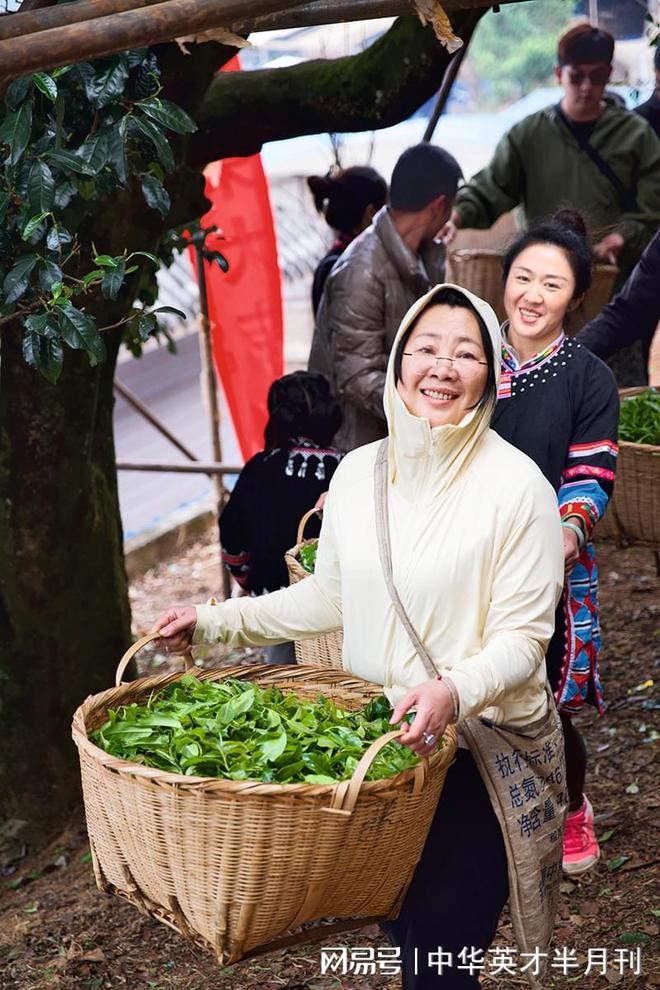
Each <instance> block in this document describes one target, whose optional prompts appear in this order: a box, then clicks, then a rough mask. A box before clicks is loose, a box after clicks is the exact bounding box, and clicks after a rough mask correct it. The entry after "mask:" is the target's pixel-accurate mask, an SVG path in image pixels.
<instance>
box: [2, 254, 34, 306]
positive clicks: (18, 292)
mask: <svg viewBox="0 0 660 990" xmlns="http://www.w3.org/2000/svg"><path fill="white" fill-rule="evenodd" d="M38 260H39V258H38V256H37V255H36V254H24V255H22V257H20V258H19V259H18V261H17V262H16V264H15V265H14V267H13V268H12V269H11V270H10V271H9V273H8V274H7V277H6V278H5V280H4V282H3V284H2V291H3V292H4V294H5V305H7V306H11V305H12V303H15V302H16V300H17V299H20V298H21V296H22V295H23V293H24V292H25V290H26V289H27V287H28V285H29V283H30V274H31V272H32V269H33V268H34V266H35V265H36V263H37V262H38Z"/></svg>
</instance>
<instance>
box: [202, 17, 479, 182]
mask: <svg viewBox="0 0 660 990" xmlns="http://www.w3.org/2000/svg"><path fill="white" fill-rule="evenodd" d="M482 14H483V11H481V10H477V11H475V10H465V11H457V12H456V14H454V15H453V17H452V24H453V27H454V31H455V32H456V34H458V35H461V34H464V33H465V31H466V30H467V29H469V27H470V26H471V25H473V24H475V23H476V21H477V20H478V19H479V18H480V17H481V15H482ZM449 59H450V55H449V53H448V52H447V49H446V48H444V46H443V45H441V44H440V42H439V41H438V40H437V39H436V37H435V35H434V33H433V31H432V30H431V28H428V27H422V25H421V24H420V22H419V20H418V19H417V18H416V17H400V18H398V19H397V20H396V21H395V23H394V24H393V25H392V27H391V28H390V30H389V31H388V32H387V33H386V34H385V35H383V37H381V38H379V39H378V41H376V42H374V44H373V45H371V46H370V47H369V48H368V49H366V51H364V52H360V53H359V54H358V55H350V56H346V57H345V58H337V59H317V60H314V61H310V62H304V63H302V64H300V65H294V66H291V67H289V68H285V69H259V70H256V71H254V72H245V73H241V74H240V75H238V74H236V73H226V74H220V75H218V76H216V77H215V79H214V80H213V81H212V82H211V84H210V85H209V87H208V90H207V92H206V95H205V97H204V99H203V101H202V103H201V105H200V107H199V109H198V110H197V112H196V113H195V119H196V121H197V123H198V125H199V131H198V132H197V133H196V134H194V135H193V136H192V138H191V140H190V144H189V146H188V156H187V157H188V164H189V165H191V166H192V167H195V166H197V167H199V166H203V165H205V164H207V163H208V162H210V161H215V160H216V159H218V158H227V157H231V156H234V155H252V154H255V153H256V152H258V151H259V150H260V149H261V147H262V145H263V144H264V143H265V142H266V141H281V140H283V139H285V138H292V137H299V136H300V135H303V134H318V133H320V132H323V131H364V130H374V129H379V128H382V127H390V126H391V125H392V124H396V123H399V121H401V120H405V119H406V118H407V117H409V116H410V114H411V113H413V112H414V111H415V110H416V109H417V108H418V107H420V106H421V105H422V103H424V102H425V100H427V99H429V97H430V96H432V95H433V93H435V92H436V90H437V89H438V87H439V85H440V82H441V80H442V76H443V73H444V70H445V68H446V66H447V63H448V62H449Z"/></svg>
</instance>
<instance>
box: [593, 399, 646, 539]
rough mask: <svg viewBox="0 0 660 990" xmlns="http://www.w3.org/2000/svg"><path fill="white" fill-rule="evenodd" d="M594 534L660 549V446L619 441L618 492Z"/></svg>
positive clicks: (615, 486)
mask: <svg viewBox="0 0 660 990" xmlns="http://www.w3.org/2000/svg"><path fill="white" fill-rule="evenodd" d="M645 391H646V387H640V388H623V389H621V390H620V392H619V395H620V396H621V398H622V399H625V398H626V396H628V395H639V393H640V392H645ZM594 535H595V537H596V539H603V540H615V541H616V542H617V543H618V544H620V545H621V544H624V543H637V544H640V545H641V546H647V547H651V548H652V549H654V550H660V447H658V446H654V445H652V444H648V443H629V442H628V441H627V440H620V441H619V457H618V464H617V472H616V481H615V484H614V494H613V496H612V499H611V501H610V504H609V505H608V507H607V512H606V513H605V515H604V516H603V518H602V520H601V521H600V522H599V523H598V525H597V526H596V529H595V530H594Z"/></svg>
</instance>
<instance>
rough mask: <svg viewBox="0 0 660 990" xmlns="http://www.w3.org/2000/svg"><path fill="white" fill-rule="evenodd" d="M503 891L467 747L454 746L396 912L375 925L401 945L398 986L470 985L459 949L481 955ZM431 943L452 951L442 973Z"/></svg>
mask: <svg viewBox="0 0 660 990" xmlns="http://www.w3.org/2000/svg"><path fill="white" fill-rule="evenodd" d="M508 896H509V882H508V879H507V867H506V851H505V847H504V840H503V838H502V832H501V829H500V826H499V822H498V821H497V818H496V817H495V813H494V812H493V809H492V806H491V803H490V800H489V798H488V792H487V791H486V788H485V786H484V784H483V781H482V780H481V777H480V776H479V771H478V770H477V767H476V765H475V763H474V760H473V759H472V756H471V754H470V752H469V750H467V749H459V750H458V753H457V757H456V762H455V763H454V764H453V765H452V766H451V767H450V768H449V771H448V773H447V778H446V780H445V785H444V788H443V791H442V794H441V795H440V801H439V803H438V808H437V810H436V813H435V817H434V819H433V824H432V825H431V830H430V832H429V835H428V838H427V840H426V845H425V846H424V851H423V853H422V858H421V859H420V861H419V863H418V865H417V869H416V870H415V875H414V877H413V881H412V884H411V885H410V888H409V890H408V894H407V896H406V899H405V901H404V904H403V907H402V909H401V913H400V915H399V917H398V919H397V920H396V921H388V922H386V923H385V924H384V925H383V931H384V932H385V933H386V934H387V935H388V937H389V938H390V940H391V942H392V944H393V945H395V946H399V947H400V950H401V965H402V986H403V990H435V988H438V990H440V988H442V990H468V988H469V990H474V988H475V987H478V986H479V981H478V973H477V974H476V975H472V976H471V975H470V973H469V971H468V970H467V969H465V970H462V969H457V968H456V967H457V965H461V964H462V963H465V962H466V961H465V960H461V959H460V958H459V953H460V952H461V950H462V949H463V948H467V950H468V952H469V950H470V949H471V948H474V949H479V948H480V949H483V950H484V953H486V950H487V949H488V947H489V946H490V944H491V942H492V940H493V938H494V936H495V932H496V930H497V923H498V921H499V917H500V914H501V912H502V908H503V907H504V904H505V903H506V900H507V897H508ZM439 948H441V949H442V951H443V952H445V953H449V952H450V953H452V957H453V966H451V967H450V968H444V967H443V970H442V973H440V972H439V970H438V967H437V966H435V967H433V966H431V967H429V966H428V961H429V958H428V954H429V953H437V952H438V949H439ZM445 958H446V957H445ZM484 958H485V960H486V962H487V960H488V957H487V954H486V955H485V957H484ZM467 964H469V958H468V959H467ZM485 971H486V972H487V967H486V970H485Z"/></svg>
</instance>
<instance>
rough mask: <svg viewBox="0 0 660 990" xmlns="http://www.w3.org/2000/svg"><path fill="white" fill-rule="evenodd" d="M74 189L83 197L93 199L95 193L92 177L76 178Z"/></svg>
mask: <svg viewBox="0 0 660 990" xmlns="http://www.w3.org/2000/svg"><path fill="white" fill-rule="evenodd" d="M75 183H76V189H77V190H78V194H79V195H80V196H82V198H83V199H93V198H94V196H95V194H96V182H95V181H94V179H87V178H85V179H83V178H80V179H76V180H75Z"/></svg>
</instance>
